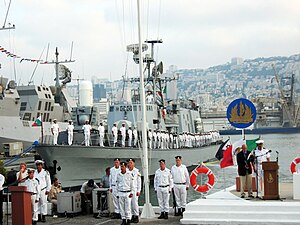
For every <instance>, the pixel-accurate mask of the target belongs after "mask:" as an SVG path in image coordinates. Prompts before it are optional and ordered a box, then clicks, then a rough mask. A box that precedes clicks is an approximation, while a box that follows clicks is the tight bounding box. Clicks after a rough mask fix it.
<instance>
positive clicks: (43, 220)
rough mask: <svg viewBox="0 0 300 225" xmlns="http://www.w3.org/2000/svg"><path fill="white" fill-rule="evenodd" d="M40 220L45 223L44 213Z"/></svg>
mask: <svg viewBox="0 0 300 225" xmlns="http://www.w3.org/2000/svg"><path fill="white" fill-rule="evenodd" d="M41 222H42V223H46V216H45V215H42V219H41Z"/></svg>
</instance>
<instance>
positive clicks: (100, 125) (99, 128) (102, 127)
mask: <svg viewBox="0 0 300 225" xmlns="http://www.w3.org/2000/svg"><path fill="white" fill-rule="evenodd" d="M98 131H99V145H100V147H104V144H103V140H104V132H105V130H104V126H103V123H102V122H101V123H100V124H99V127H98Z"/></svg>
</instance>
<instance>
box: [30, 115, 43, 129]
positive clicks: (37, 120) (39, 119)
mask: <svg viewBox="0 0 300 225" xmlns="http://www.w3.org/2000/svg"><path fill="white" fill-rule="evenodd" d="M41 126H42V117H41V116H39V117H38V118H36V120H35V121H34V123H33V124H32V127H41Z"/></svg>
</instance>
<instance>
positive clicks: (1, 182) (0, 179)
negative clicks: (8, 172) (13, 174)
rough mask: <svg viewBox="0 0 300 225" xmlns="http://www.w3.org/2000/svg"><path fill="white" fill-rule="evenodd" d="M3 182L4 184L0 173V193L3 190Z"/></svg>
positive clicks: (3, 178)
mask: <svg viewBox="0 0 300 225" xmlns="http://www.w3.org/2000/svg"><path fill="white" fill-rule="evenodd" d="M4 182H5V177H4V176H3V175H2V174H1V173H0V191H2V190H3V184H4Z"/></svg>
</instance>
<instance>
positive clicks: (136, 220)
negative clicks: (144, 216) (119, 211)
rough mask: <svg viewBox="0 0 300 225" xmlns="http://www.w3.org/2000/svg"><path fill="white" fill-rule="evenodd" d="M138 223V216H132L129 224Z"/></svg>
mask: <svg viewBox="0 0 300 225" xmlns="http://www.w3.org/2000/svg"><path fill="white" fill-rule="evenodd" d="M138 222H139V216H133V220H131V223H138Z"/></svg>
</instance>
